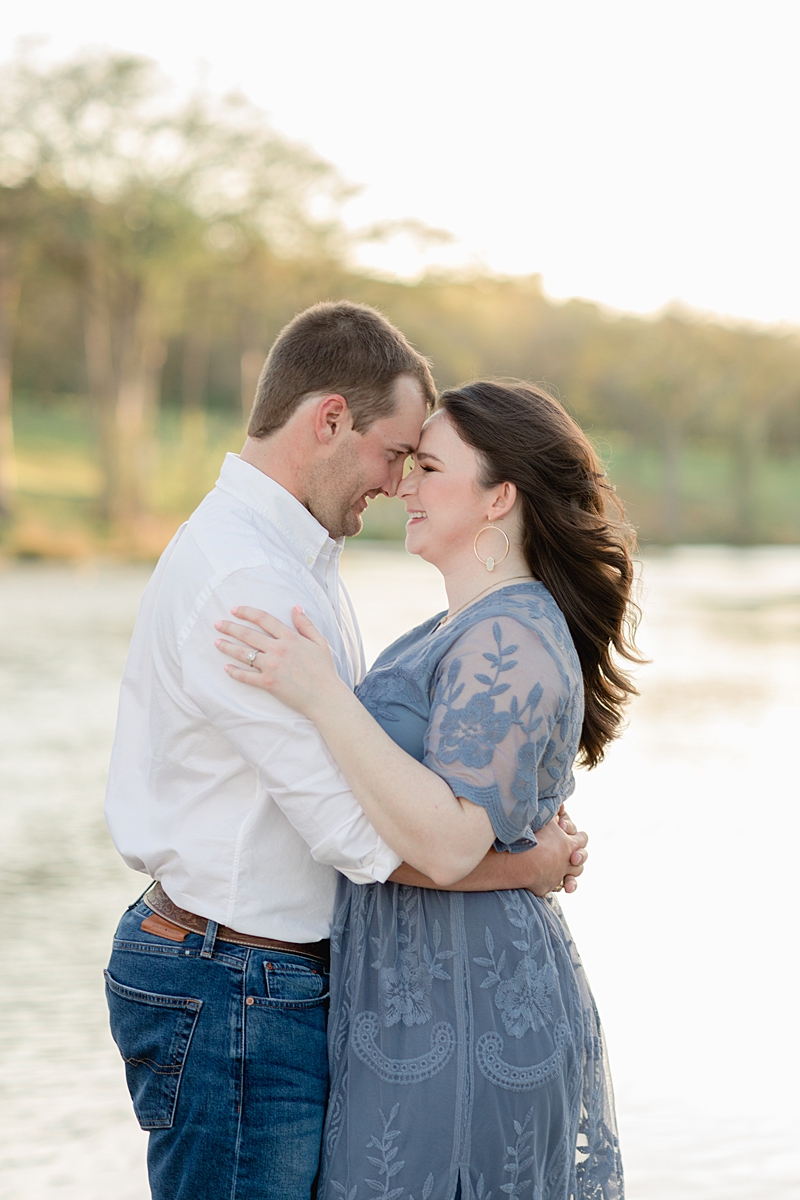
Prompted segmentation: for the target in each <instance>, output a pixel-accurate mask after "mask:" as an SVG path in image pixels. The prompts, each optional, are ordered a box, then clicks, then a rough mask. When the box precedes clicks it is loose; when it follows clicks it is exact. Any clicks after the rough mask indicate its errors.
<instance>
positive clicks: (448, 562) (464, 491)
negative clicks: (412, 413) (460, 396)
mask: <svg viewBox="0 0 800 1200" xmlns="http://www.w3.org/2000/svg"><path fill="white" fill-rule="evenodd" d="M479 473H480V461H479V459H478V456H477V454H476V453H475V451H474V450H473V449H472V447H471V446H468V445H467V444H466V442H463V441H462V440H461V438H460V437H459V435H458V433H457V432H456V429H455V426H454V425H453V423H452V422H451V421H450V419H449V418H448V416H447V414H446V413H444V412H438V413H434V415H433V416H432V417H431V418H430V419H429V420H428V421H427V422H426V423H425V425H424V427H423V430H422V437H421V438H420V443H419V447H418V448H417V451H416V453H415V455H414V467H413V470H411V471H410V472H409V474H408V475H406V477H405V479H404V480H403V482H402V483H401V484H400V487H399V488H398V489H397V494H398V496H399V497H400V498H401V500H402V501H403V503H404V504H405V506H406V512H407V513H408V514H409V519H408V522H407V524H406V549H407V550H408V552H409V553H410V554H418V555H419V556H420V558H424V559H425V560H426V562H430V563H433V564H434V566H437V567H438V568H439V570H440V571H445V572H446V571H447V570H448V569H452V567H454V566H456V565H458V563H459V562H462V561H463V560H464V557H465V556H472V546H473V542H474V540H475V534H476V533H477V532H478V530H479V529H480V528H481V527H482V526H484V525H485V524H486V522H487V517H488V514H489V510H490V507H491V500H492V494H490V493H489V492H487V491H485V490H484V489H483V488H481V487H480V486H479V484H478V478H479Z"/></svg>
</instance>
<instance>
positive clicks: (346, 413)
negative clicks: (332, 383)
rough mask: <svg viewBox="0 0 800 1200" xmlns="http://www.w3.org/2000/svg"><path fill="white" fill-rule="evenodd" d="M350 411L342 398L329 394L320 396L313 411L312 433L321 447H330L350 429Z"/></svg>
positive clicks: (335, 393)
mask: <svg viewBox="0 0 800 1200" xmlns="http://www.w3.org/2000/svg"><path fill="white" fill-rule="evenodd" d="M352 424H353V422H352V418H351V416H350V409H349V407H348V404H347V401H346V400H345V398H344V396H340V395H339V394H338V393H337V392H331V393H329V394H327V395H325V396H321V397H320V399H319V400H318V402H317V405H316V408H315V410H314V433H315V434H316V436H317V440H318V441H319V442H321V443H322V444H323V445H330V444H331V442H333V441H334V440H335V439H336V438H337V437H338V436H340V435H341V434H342V433H345V432H346V431H347V430H348V429H350V428H351V427H352Z"/></svg>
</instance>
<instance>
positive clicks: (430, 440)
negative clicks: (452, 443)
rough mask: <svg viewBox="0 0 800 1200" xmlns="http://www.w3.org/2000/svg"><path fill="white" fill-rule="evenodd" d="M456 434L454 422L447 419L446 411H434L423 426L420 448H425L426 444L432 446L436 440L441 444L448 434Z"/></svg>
mask: <svg viewBox="0 0 800 1200" xmlns="http://www.w3.org/2000/svg"><path fill="white" fill-rule="evenodd" d="M454 434H455V430H454V429H453V423H452V421H449V420H448V419H447V413H446V412H443V411H441V410H440V411H439V412H435V413H432V414H431V416H429V417H428V419H427V421H426V422H425V424H424V425H423V426H422V433H421V434H420V439H419V448H420V450H423V449H424V448H425V447H426V445H427V446H428V448H430V447H432V446H433V445H434V443H435V442H438V443H439V444H441V443H442V442H443V441H444V439H445V438H447V437H448V435H450V436H453V435H454ZM456 436H457V435H456Z"/></svg>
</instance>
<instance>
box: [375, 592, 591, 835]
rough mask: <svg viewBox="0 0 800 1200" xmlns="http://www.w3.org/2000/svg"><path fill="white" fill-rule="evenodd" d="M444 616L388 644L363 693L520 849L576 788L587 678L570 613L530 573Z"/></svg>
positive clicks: (396, 736)
mask: <svg viewBox="0 0 800 1200" xmlns="http://www.w3.org/2000/svg"><path fill="white" fill-rule="evenodd" d="M443 615H444V614H443V613H439V614H437V615H436V616H434V617H432V618H431V619H430V620H428V621H425V622H424V623H423V624H422V625H418V626H417V628H416V629H412V630H411V631H410V632H409V633H406V634H404V635H403V637H401V638H399V639H398V640H397V641H396V642H394V644H393V645H391V646H390V647H389V648H388V649H387V650H385V651H384V652H383V654H381V655H380V657H379V658H378V659H377V661H376V662H375V665H374V666H373V667H372V669H371V670H370V672H369V673H368V675H367V676H366V678H365V679H364V681H363V683H361V684H360V686H359V687H358V689H357V694H358V697H359V699H360V700H361V702H362V703H363V704H364V705H365V706H366V707H367V708H368V709H369V710H370V712H371V713H372V715H373V716H374V717H375V718H376V720H377V721H379V722H380V724H381V725H382V726H383V728H384V729H385V730H386V732H387V733H388V734H389V736H390V737H391V738H392V740H393V741H395V742H397V743H398V745H400V746H402V748H403V749H404V750H405V751H406V752H407V753H408V754H410V755H412V756H413V757H414V758H416V759H417V760H418V761H420V762H423V763H424V764H425V766H427V767H429V768H430V769H431V770H433V771H435V772H436V773H437V774H438V775H440V776H441V777H442V778H443V779H445V780H446V781H447V783H448V784H449V785H450V786H451V787H452V789H453V791H454V792H455V793H456V794H457V795H459V796H464V797H465V798H466V799H468V800H471V801H473V803H476V804H480V805H481V806H482V807H484V808H486V809H487V811H488V813H489V816H490V817H491V820H492V824H493V826H494V829H495V833H496V835H497V839H498V843H499V845H501V846H505V847H507V848H509V849H520V850H521V849H525V848H527V847H528V846H530V845H531V839H530V836H529V834H530V829H533V830H536V829H540V828H541V826H542V825H544V824H545V823H546V822H547V821H548V820H549V819H550V817H551V816H552V815H553V813H554V812H555V811H556V810H557V809H558V807H559V805H560V804H561V803H562V802H563V801H564V800H566V799H567V797H568V796H569V795H570V794H571V793H572V791H573V788H574V781H573V773H572V767H573V762H574V759H575V755H576V753H577V750H578V742H579V739H580V731H581V722H582V720H583V686H582V677H581V671H580V664H579V662H578V658H577V654H576V652H575V648H574V645H573V643H572V639H571V637H570V634H569V630H568V628H567V624H566V621H565V619H564V616H563V614H562V613H561V610H560V609H559V608H558V606H557V605H556V603H555V601H554V600H553V597H552V596H551V595H550V593H549V592H548V590H547V588H546V587H545V586H544V585H543V584H542V583H539V582H537V581H531V582H529V583H528V582H522V583H515V584H511V585H509V586H507V587H504V588H502V589H500V590H498V591H496V592H492V593H490V594H489V595H488V596H485V597H484V598H483V599H481V600H479V601H478V602H477V603H476V604H473V605H471V606H470V607H469V608H467V609H465V610H464V611H463V612H461V613H459V614H458V615H456V616H455V617H454V618H453V619H452V620H451V621H449V622H447V623H446V624H444V625H443V624H442V623H441V622H442V617H443ZM529 827H530V828H529Z"/></svg>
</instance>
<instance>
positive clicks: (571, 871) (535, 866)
mask: <svg viewBox="0 0 800 1200" xmlns="http://www.w3.org/2000/svg"><path fill="white" fill-rule="evenodd" d="M536 841H537V843H538V845H536V846H535V847H534V849H533V850H527V851H525V852H524V853H523V854H515V855H514V856H513V857H514V859H515V860H516V862H515V866H516V865H517V864H518V865H519V871H520V880H519V883H518V884H517V886H518V887H524V888H527V889H528V891H529V892H533V893H534V895H535V896H546V895H547V894H548V892H558V891H561V889H562V887H563V890H564V891H565V892H574V891H575V890H576V888H577V886H578V876H579V875H582V874H583V868H584V866H585V864H586V860H587V858H588V857H589V853H588V851H587V849H586V846H587V844H588V842H589V835H588V834H586V833H579V832H578V830H577V829H576V827H575V825H574V824H573V822H572V821H571V820H570V818H569V816H568V815H567V813H565V812H564V810H563V808H561V809H559V811H558V813H557V815H556V816H555V817H554V818H553V820H552V821H548V823H547V824H546V825H544V826H542V828H541V829H537V831H536Z"/></svg>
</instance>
